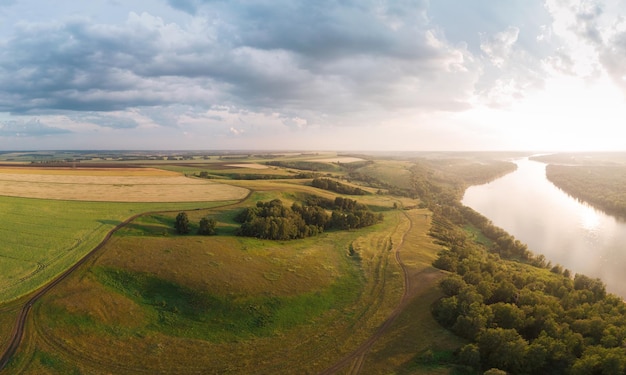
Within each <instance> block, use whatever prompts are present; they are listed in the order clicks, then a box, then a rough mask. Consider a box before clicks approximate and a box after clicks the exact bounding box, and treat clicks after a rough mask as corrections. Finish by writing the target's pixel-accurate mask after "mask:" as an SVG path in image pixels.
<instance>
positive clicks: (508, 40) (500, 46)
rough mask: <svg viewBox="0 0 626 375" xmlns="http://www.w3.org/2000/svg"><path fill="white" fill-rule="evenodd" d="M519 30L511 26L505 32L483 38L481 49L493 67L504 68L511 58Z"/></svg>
mask: <svg viewBox="0 0 626 375" xmlns="http://www.w3.org/2000/svg"><path fill="white" fill-rule="evenodd" d="M518 36H519V28H517V27H514V26H509V27H508V28H507V29H506V30H505V31H502V32H499V33H496V34H495V35H491V36H483V39H484V40H483V41H482V43H481V44H480V49H481V50H482V51H483V52H484V53H485V54H486V55H487V57H488V58H489V60H490V61H491V63H492V64H493V65H495V66H496V67H498V68H502V67H503V65H504V63H505V61H507V60H508V59H509V58H510V57H511V50H512V48H513V45H514V44H515V42H517V37H518Z"/></svg>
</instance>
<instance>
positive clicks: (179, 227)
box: [174, 212, 217, 236]
mask: <svg viewBox="0 0 626 375" xmlns="http://www.w3.org/2000/svg"><path fill="white" fill-rule="evenodd" d="M216 226H217V221H216V220H215V219H214V218H212V217H208V216H206V217H203V218H202V219H200V222H199V224H198V234H200V235H203V236H212V235H215V234H217V230H216V229H215V228H216ZM174 229H176V233H178V234H189V233H191V224H190V222H189V217H188V216H187V213H186V212H180V213H179V214H178V215H176V220H175V221H174Z"/></svg>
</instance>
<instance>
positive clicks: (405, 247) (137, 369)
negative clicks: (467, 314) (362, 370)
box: [0, 160, 462, 374]
mask: <svg viewBox="0 0 626 375" xmlns="http://www.w3.org/2000/svg"><path fill="white" fill-rule="evenodd" d="M229 163H232V164H239V163H240V161H237V160H233V161H229ZM382 163H383V166H377V167H375V166H371V165H370V166H369V167H367V168H368V171H369V174H370V176H373V178H374V179H377V178H382V179H390V178H391V177H392V176H393V175H394V172H395V173H396V175H398V176H401V178H402V179H403V180H405V181H408V180H409V177H408V176H409V172H408V171H407V169H406V168H408V167H409V166H410V164H408V163H406V162H393V161H384V162H382ZM208 167H209V165H206V166H202V165H201V166H198V167H197V169H196V170H197V171H202V170H209V172H211V171H212V170H210V169H208ZM180 168H187V167H185V166H180ZM194 168H195V167H194ZM217 168H218V169H219V168H220V167H219V166H218V167H217ZM234 168H237V169H243V170H246V168H243V167H240V166H238V167H234ZM254 168H258V167H252V168H250V169H249V170H250V171H253V170H256V171H258V170H260V169H254ZM274 168H275V167H272V168H268V169H274ZM168 169H175V168H174V167H172V168H168ZM263 170H265V169H263ZM277 170H278V171H279V172H280V173H285V172H284V171H285V170H284V169H280V168H279V169H277ZM390 170H392V171H394V172H390ZM167 173H171V172H167ZM66 177H68V178H70V180H71V179H72V178H73V177H72V176H71V175H69V176H66ZM101 177H109V178H110V177H111V176H101ZM118 177H119V176H118ZM140 177H144V178H145V177H149V178H153V177H154V176H153V177H150V176H140ZM335 177H336V178H341V177H347V172H339V173H337V175H336V176H335ZM54 178H56V177H54ZM372 181H373V180H372ZM228 183H229V185H230V186H231V187H232V188H233V189H235V190H245V191H252V194H251V195H249V196H248V197H247V199H245V200H244V201H240V202H238V203H235V202H233V201H223V202H195V203H193V202H188V203H185V202H183V203H180V202H178V203H111V202H84V201H61V200H39V199H26V198H12V197H4V198H1V199H0V202H6V203H5V205H6V206H5V207H6V208H11V207H13V208H14V211H13V213H10V212H7V213H5V210H3V211H2V214H0V215H5V219H6V220H9V221H13V222H16V223H24V222H33V223H35V224H33V226H32V227H26V226H24V227H22V226H20V227H16V228H15V229H14V231H15V233H18V234H19V236H23V237H24V239H23V240H22V239H20V240H16V241H15V244H14V246H17V244H18V243H20V244H21V243H24V244H25V245H24V246H25V247H24V248H22V251H25V249H26V247H28V248H29V249H40V251H34V252H33V253H32V258H30V260H31V262H32V263H30V266H31V269H28V267H23V269H24V270H23V271H22V273H23V274H29V272H32V267H35V268H36V266H37V264H38V262H39V263H44V262H45V261H46V259H52V260H53V261H52V262H50V265H46V267H43V270H42V271H38V272H35V273H34V274H33V275H32V276H31V277H30V278H28V279H27V280H29V282H30V283H31V287H30V290H32V288H33V285H40V284H37V282H39V283H43V282H45V281H46V280H49V279H50V277H51V275H52V273H53V272H51V269H53V268H54V269H56V270H57V271H56V272H57V274H58V272H60V271H59V270H62V269H64V268H67V267H68V266H69V265H70V264H72V263H74V262H76V260H77V259H78V258H79V257H80V256H81V255H80V254H85V253H86V252H88V251H89V250H90V249H92V248H94V247H95V246H96V245H97V243H98V242H99V239H101V238H102V237H103V236H104V234H105V233H106V232H107V231H108V230H110V229H111V228H113V227H114V226H115V225H116V224H118V223H120V222H122V221H123V220H125V219H126V218H128V217H130V216H133V215H135V214H138V213H142V212H148V211H149V212H151V213H149V214H146V215H141V216H138V217H137V218H135V219H134V220H133V221H132V222H131V223H130V224H128V225H127V226H125V227H124V228H122V229H121V230H119V231H117V232H116V233H115V234H114V236H113V237H112V239H111V240H110V241H108V242H107V243H106V244H105V246H104V247H102V248H101V249H100V250H99V251H98V252H97V253H96V254H95V256H93V257H91V258H90V259H89V261H88V262H87V263H85V264H83V265H81V267H79V268H78V269H77V271H75V272H74V273H72V274H71V275H70V276H69V277H68V278H66V279H64V280H63V281H62V282H61V283H59V284H58V285H56V286H55V288H53V289H52V290H51V291H50V292H49V293H48V294H46V295H45V296H44V297H43V298H42V299H40V300H39V301H38V302H37V303H35V305H34V307H33V309H32V312H31V314H32V315H31V317H30V319H29V324H28V327H27V335H26V336H25V337H24V340H23V342H22V344H21V346H20V349H19V350H18V353H17V355H16V356H15V357H13V359H12V360H11V362H10V364H9V366H8V368H7V370H8V372H9V373H23V374H41V373H46V374H67V373H89V374H107V373H117V374H135V373H161V374H179V373H238V374H240V373H294V372H298V373H320V372H322V371H324V370H325V369H327V368H328V367H329V366H330V365H332V364H333V363H340V362H339V361H341V360H342V359H346V358H347V360H348V362H350V361H354V364H353V365H348V366H347V367H345V368H344V369H343V370H342V371H350V370H349V368H350V366H363V364H365V365H366V366H367V367H368V368H371V369H376V371H377V372H389V371H391V370H392V369H393V370H394V371H396V370H397V371H398V372H399V373H446V372H448V371H449V367H448V366H447V365H445V364H444V365H437V366H434V367H433V366H432V365H431V364H427V365H423V364H422V362H421V358H422V357H423V356H424V353H426V355H427V356H428V355H430V354H429V353H435V354H436V355H450V353H452V352H453V351H454V349H455V348H458V347H459V346H460V345H461V344H462V343H460V342H459V340H458V338H455V337H454V336H453V335H451V334H450V333H449V332H448V331H446V330H444V329H443V328H442V327H441V326H439V325H438V324H437V323H436V322H435V321H434V319H433V317H432V316H431V314H430V306H431V304H432V303H433V302H434V301H435V300H437V299H439V298H440V297H441V295H442V294H441V292H440V291H439V290H438V288H437V286H436V285H437V282H438V280H439V279H440V278H441V277H442V276H443V275H444V272H443V271H439V270H436V269H435V268H433V267H432V266H431V263H432V261H433V260H434V259H435V258H436V255H437V253H438V252H439V251H440V250H441V247H440V246H439V245H436V244H434V243H433V241H432V238H431V237H430V236H429V235H428V233H429V229H430V227H431V213H430V211H428V210H427V209H415V208H411V209H406V210H405V209H402V207H417V206H418V205H419V201H418V200H416V199H411V198H408V197H399V196H392V195H387V194H380V192H379V191H378V187H375V186H369V185H367V184H366V185H359V186H361V187H362V188H364V189H366V190H367V191H368V192H369V193H370V194H369V195H365V196H359V197H358V201H359V202H361V203H364V204H367V205H368V206H369V207H370V208H371V209H372V210H373V211H375V212H378V213H383V215H384V217H385V219H384V221H383V222H382V223H379V224H376V225H374V226H372V227H368V228H363V229H359V230H349V231H329V232H325V233H323V234H322V235H319V236H316V237H311V238H306V239H301V240H294V241H270V240H260V239H255V238H245V237H237V236H234V233H235V230H236V228H237V227H238V225H237V223H235V222H234V220H233V219H234V217H235V216H236V214H237V213H238V212H240V210H242V209H243V208H244V207H249V206H251V205H254V204H255V203H256V202H257V201H267V200H271V199H274V198H280V199H281V200H282V201H283V202H285V204H286V205H290V204H291V203H293V202H297V201H302V200H303V199H305V198H306V197H307V196H310V195H317V196H320V197H324V198H328V199H334V197H336V196H337V194H336V193H333V192H330V191H325V190H321V189H316V188H313V187H311V186H309V185H308V181H307V180H302V179H293V180H290V179H284V180H276V181H266V180H229V181H228ZM403 183H406V184H407V186H408V182H403ZM139 186H140V185H139V184H136V185H135V186H134V187H135V188H139ZM198 208H201V209H198ZM181 210H186V212H187V214H188V215H189V218H190V221H191V223H192V234H191V235H186V236H181V235H177V234H176V233H175V231H174V228H173V223H174V219H175V216H176V215H177V213H178V212H179V211H181ZM23 212H25V213H26V214H24V215H25V217H29V216H33V217H34V218H33V219H31V220H22V221H20V220H18V219H19V218H18V216H19V215H20V214H21V213H23ZM205 216H210V217H212V218H215V219H216V220H217V223H218V225H217V230H218V235H217V236H199V235H195V234H194V233H195V230H196V229H197V222H198V220H199V219H200V218H202V217H205ZM53 217H55V219H54V220H53V219H52V218H53ZM77 218H80V219H77ZM6 220H5V222H6ZM46 223H48V224H50V223H52V224H53V225H52V226H50V227H46V225H45V224H46ZM55 226H56V227H55ZM37 230H39V231H40V232H41V233H43V236H40V235H34V234H33V233H35V234H36V233H37ZM53 233H56V234H58V236H57V239H56V240H58V241H60V242H59V243H58V244H56V245H55V243H54V241H56V240H55V239H54V236H52V234H53ZM77 233H78V234H79V235H81V233H82V237H80V238H79V239H80V241H79V244H78V245H77V246H76V247H75V248H73V247H72V246H73V245H74V242H72V239H73V238H78V237H76V236H77ZM48 234H50V236H48ZM44 237H45V238H44ZM23 241H31V242H23ZM38 241H49V243H47V244H45V245H41V246H39V247H36V245H37V243H38ZM62 241H65V242H62ZM51 247H55V248H59V249H61V248H64V249H66V250H65V251H63V250H60V251H58V252H50V250H49V249H50V248H51ZM67 248H69V249H71V250H67ZM44 249H48V250H47V251H44ZM30 251H33V250H30ZM19 254H20V250H19V249H17V248H16V250H15V251H14V253H12V254H10V255H11V256H14V258H16V259H19V260H20V261H21V262H22V263H24V264H28V263H27V262H26V260H22V259H21V258H19V256H18V255H19ZM58 254H61V255H58ZM55 257H58V258H55ZM9 259H13V258H9ZM16 259H14V260H16ZM399 260H401V261H399ZM10 267H11V266H10V265H8V264H7V269H9V268H10ZM45 272H48V273H47V274H46V273H45ZM40 274H41V276H40ZM16 277H18V276H16ZM37 280H38V281H37ZM35 281H37V282H35ZM23 284H24V285H26V282H24V283H23ZM14 289H15V288H13V287H11V288H10V290H11V291H13V290H14ZM27 289H28V288H25V289H24V291H23V292H21V293H17V294H15V296H14V297H11V298H15V297H17V296H19V295H22V294H24V293H25V292H26V291H27ZM11 298H9V297H7V298H6V299H11ZM19 302H20V300H15V301H14V302H10V303H5V304H4V305H3V306H4V307H0V330H2V337H4V336H5V332H6V333H8V331H9V330H10V329H11V325H10V322H11V317H12V316H14V314H15V313H16V311H17V310H16V306H18V305H19ZM390 317H394V319H395V320H390ZM396 318H397V319H396ZM416 319H417V321H416ZM381 327H386V328H385V329H381ZM1 344H2V341H0V345H1ZM364 345H366V346H364ZM355 351H357V352H358V353H362V354H359V356H357V357H354V358H353V357H352V356H353V355H354V354H353V353H354V352H355ZM368 352H369V354H367V353H368ZM359 364H360V365H359ZM341 373H343V372H341Z"/></svg>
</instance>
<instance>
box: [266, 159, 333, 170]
mask: <svg viewBox="0 0 626 375" xmlns="http://www.w3.org/2000/svg"><path fill="white" fill-rule="evenodd" d="M265 164H267V165H271V166H274V167H281V168H293V169H301V170H305V171H313V172H335V171H339V170H340V169H341V168H340V167H339V166H337V165H334V164H330V163H320V162H315V161H304V160H301V161H278V160H276V161H267V162H265Z"/></svg>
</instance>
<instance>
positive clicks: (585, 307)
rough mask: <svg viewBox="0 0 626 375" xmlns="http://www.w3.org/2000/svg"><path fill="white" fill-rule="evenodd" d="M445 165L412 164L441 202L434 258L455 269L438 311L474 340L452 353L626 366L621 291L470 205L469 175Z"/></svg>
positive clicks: (476, 362) (565, 366)
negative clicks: (463, 199)
mask: <svg viewBox="0 0 626 375" xmlns="http://www.w3.org/2000/svg"><path fill="white" fill-rule="evenodd" d="M442 165H443V164H439V167H436V166H435V165H433V164H432V163H431V164H430V165H427V164H424V163H422V164H418V165H416V167H415V168H414V169H413V172H414V173H415V174H414V181H415V183H416V186H415V187H416V188H417V189H418V191H419V194H420V196H421V197H422V196H423V197H424V198H426V199H427V201H428V202H429V208H431V210H432V211H433V226H432V228H431V235H432V236H433V237H434V238H435V239H436V241H437V242H438V243H439V244H441V245H443V246H444V248H445V250H442V251H441V252H440V253H439V257H438V258H437V259H436V260H435V261H434V262H433V265H434V266H435V267H437V268H440V269H443V270H445V271H448V272H449V275H448V276H447V277H446V278H444V279H443V280H442V281H441V282H440V288H441V291H442V292H443V294H444V297H442V298H441V299H440V300H438V301H437V302H436V303H435V304H434V305H433V307H432V314H433V316H434V317H435V319H436V320H437V321H438V322H439V323H440V324H441V325H443V326H444V327H447V328H448V329H450V330H451V331H452V332H453V333H454V334H455V335H457V336H459V337H462V338H464V339H466V340H468V343H467V344H465V345H464V346H462V347H461V348H460V349H459V351H458V352H457V353H456V355H455V357H454V361H455V363H456V365H457V366H458V369H459V372H461V373H468V374H475V373H483V372H485V371H487V370H489V369H499V370H502V371H506V372H507V373H510V374H620V373H624V371H626V349H625V348H624V343H625V342H626V341H625V340H626V305H625V304H624V302H623V301H622V299H621V298H619V297H617V296H615V295H612V294H609V293H607V292H606V289H605V285H604V284H603V283H602V281H601V280H599V279H593V278H590V277H587V276H585V275H582V274H575V275H573V274H572V272H571V271H569V270H567V269H564V268H563V267H562V266H560V265H558V264H557V265H552V264H551V263H550V262H549V261H546V259H545V258H544V257H543V256H542V255H535V254H533V253H532V252H531V251H530V250H529V249H528V248H527V247H526V245H525V244H523V243H521V242H519V241H518V240H516V239H515V238H514V237H513V236H510V235H509V234H507V233H506V232H505V231H504V230H502V229H500V228H498V227H496V226H494V225H493V224H492V223H491V222H490V221H489V220H488V219H487V218H485V217H483V216H482V215H480V214H479V213H477V212H475V211H474V210H472V209H471V208H468V207H464V206H462V205H461V204H460V202H459V200H458V197H459V191H462V190H463V187H464V184H466V183H467V181H464V180H463V178H462V177H461V178H459V177H458V176H456V177H452V176H450V175H449V174H447V173H446V172H445V168H443V167H441V166H442ZM605 173H606V172H605ZM429 176H430V178H428V177H429ZM434 176H439V178H433V177H434ZM609 186H610V185H609ZM605 188H608V187H605ZM455 197H456V198H455Z"/></svg>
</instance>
